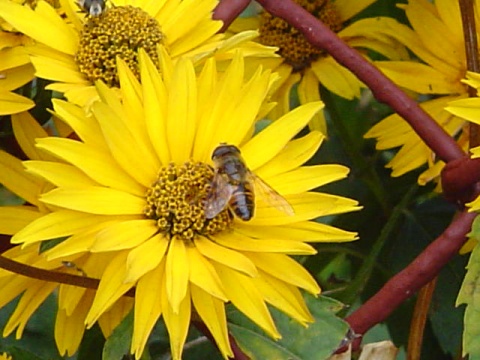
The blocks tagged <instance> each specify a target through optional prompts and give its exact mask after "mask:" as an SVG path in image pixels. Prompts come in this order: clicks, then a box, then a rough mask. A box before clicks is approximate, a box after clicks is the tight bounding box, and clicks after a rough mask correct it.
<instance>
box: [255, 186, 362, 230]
mask: <svg viewBox="0 0 480 360" xmlns="http://www.w3.org/2000/svg"><path fill="white" fill-rule="evenodd" d="M285 199H286V200H287V201H288V203H289V204H290V205H291V206H292V207H293V209H294V215H288V214H285V213H284V212H282V211H280V210H278V209H276V208H274V207H272V206H271V205H269V204H267V203H263V202H260V201H259V202H258V203H257V204H256V213H255V216H254V217H253V218H252V220H250V222H249V224H251V225H283V224H292V223H295V222H298V221H304V220H310V219H314V218H317V217H319V216H325V215H334V214H341V213H345V212H349V211H356V210H359V209H360V207H358V202H357V201H355V200H352V199H348V198H343V197H340V196H335V195H329V194H322V193H303V194H297V195H289V196H286V197H285Z"/></svg>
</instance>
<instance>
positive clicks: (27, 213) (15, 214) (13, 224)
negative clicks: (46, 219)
mask: <svg viewBox="0 0 480 360" xmlns="http://www.w3.org/2000/svg"><path fill="white" fill-rule="evenodd" d="M40 216H42V214H41V213H39V212H38V211H37V210H36V209H35V208H34V207H33V206H0V234H5V235H14V234H16V233H17V232H18V231H20V230H21V229H23V228H24V227H25V226H27V225H28V224H30V223H31V222H33V221H34V220H36V219H38V218H39V217H40Z"/></svg>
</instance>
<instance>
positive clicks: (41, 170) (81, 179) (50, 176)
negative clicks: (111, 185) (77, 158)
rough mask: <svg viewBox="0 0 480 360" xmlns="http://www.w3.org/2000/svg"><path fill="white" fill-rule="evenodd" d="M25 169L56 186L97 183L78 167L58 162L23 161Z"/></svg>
mask: <svg viewBox="0 0 480 360" xmlns="http://www.w3.org/2000/svg"><path fill="white" fill-rule="evenodd" d="M23 164H24V165H25V169H27V171H29V172H33V173H35V174H36V175H39V176H41V177H43V178H44V179H45V180H47V181H48V182H50V183H52V184H54V185H55V186H58V187H82V186H94V185H98V184H97V183H96V182H95V181H93V180H92V179H90V178H89V177H88V176H86V175H85V173H84V172H82V171H81V170H79V169H78V168H76V167H74V166H72V165H67V164H64V163H59V162H48V161H36V160H32V161H24V163H23Z"/></svg>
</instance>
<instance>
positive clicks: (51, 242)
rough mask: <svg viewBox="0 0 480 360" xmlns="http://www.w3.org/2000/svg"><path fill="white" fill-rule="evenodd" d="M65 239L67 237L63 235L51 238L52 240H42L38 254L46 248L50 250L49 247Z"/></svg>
mask: <svg viewBox="0 0 480 360" xmlns="http://www.w3.org/2000/svg"><path fill="white" fill-rule="evenodd" d="M67 239H68V237H66V236H65V237H61V238H56V239H52V240H45V241H42V242H41V243H40V254H41V253H43V252H45V251H47V250H50V249H52V248H54V247H55V246H57V245H58V244H60V243H62V242H64V241H65V240H67Z"/></svg>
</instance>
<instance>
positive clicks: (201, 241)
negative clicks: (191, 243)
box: [195, 236, 257, 277]
mask: <svg viewBox="0 0 480 360" xmlns="http://www.w3.org/2000/svg"><path fill="white" fill-rule="evenodd" d="M195 246H196V247H197V249H198V250H199V251H200V252H201V253H202V255H204V256H206V257H208V258H209V259H211V260H214V261H216V262H218V263H220V264H223V265H225V266H228V267H231V268H232V269H235V270H237V271H240V272H242V273H244V274H245V275H247V276H251V277H254V276H256V275H257V269H256V267H255V265H254V264H253V263H252V262H251V261H250V259H249V258H248V257H246V256H245V255H243V254H241V253H239V252H238V251H233V250H230V249H228V248H225V247H223V246H219V245H217V244H215V243H214V242H213V241H211V240H209V239H206V238H204V237H202V236H197V237H196V238H195Z"/></svg>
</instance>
